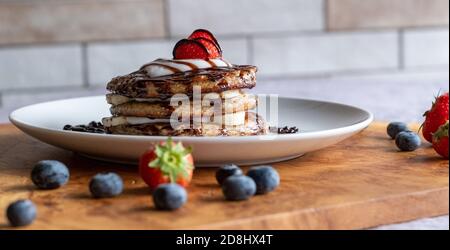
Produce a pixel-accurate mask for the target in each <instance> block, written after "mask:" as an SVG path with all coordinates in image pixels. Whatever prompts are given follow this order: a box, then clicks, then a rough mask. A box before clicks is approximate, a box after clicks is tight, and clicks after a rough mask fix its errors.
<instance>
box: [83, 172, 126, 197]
mask: <svg viewBox="0 0 450 250" xmlns="http://www.w3.org/2000/svg"><path fill="white" fill-rule="evenodd" d="M89 190H90V191H91V194H92V196H93V197H94V198H111V197H115V196H118V195H120V194H121V193H122V191H123V181H122V178H121V177H120V176H119V175H118V174H115V173H100V174H97V175H95V176H94V177H92V179H91V181H90V183H89Z"/></svg>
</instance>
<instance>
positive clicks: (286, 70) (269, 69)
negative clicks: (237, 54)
mask: <svg viewBox="0 0 450 250" xmlns="http://www.w3.org/2000/svg"><path fill="white" fill-rule="evenodd" d="M252 54H253V55H254V60H253V61H254V63H255V64H256V66H258V67H259V68H260V71H259V72H260V74H261V75H264V76H267V75H268V76H285V75H309V74H322V73H330V72H340V71H358V70H369V69H390V68H396V67H398V35H397V33H396V32H374V33H330V34H319V35H312V36H299V37H278V38H256V39H255V41H254V47H253V52H252Z"/></svg>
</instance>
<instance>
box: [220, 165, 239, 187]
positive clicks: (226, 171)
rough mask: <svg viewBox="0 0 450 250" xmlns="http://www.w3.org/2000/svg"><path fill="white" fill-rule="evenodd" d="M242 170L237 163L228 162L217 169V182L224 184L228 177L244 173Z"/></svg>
mask: <svg viewBox="0 0 450 250" xmlns="http://www.w3.org/2000/svg"><path fill="white" fill-rule="evenodd" d="M242 174H243V173H242V170H241V169H240V168H239V167H238V166H236V165H235V164H228V165H225V166H222V167H220V168H219V170H217V172H216V180H217V182H218V183H219V184H220V185H222V184H223V182H224V181H225V179H226V178H228V177H230V176H232V175H242Z"/></svg>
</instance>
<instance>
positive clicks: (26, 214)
mask: <svg viewBox="0 0 450 250" xmlns="http://www.w3.org/2000/svg"><path fill="white" fill-rule="evenodd" d="M6 217H7V218H8V220H9V223H10V224H11V226H13V227H22V226H26V225H30V224H31V223H33V221H34V219H36V206H35V205H34V203H33V202H32V201H30V200H18V201H16V202H14V203H11V204H10V205H9V206H8V208H7V209H6Z"/></svg>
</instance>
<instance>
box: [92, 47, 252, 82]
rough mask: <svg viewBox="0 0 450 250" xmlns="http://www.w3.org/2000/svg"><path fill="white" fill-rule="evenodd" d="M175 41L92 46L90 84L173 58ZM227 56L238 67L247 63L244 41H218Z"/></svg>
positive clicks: (105, 80) (106, 80)
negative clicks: (160, 59) (163, 59)
mask: <svg viewBox="0 0 450 250" xmlns="http://www.w3.org/2000/svg"><path fill="white" fill-rule="evenodd" d="M176 42H177V41H176V40H169V41H162V40H161V41H146V42H129V43H105V44H94V45H89V46H88V48H87V51H88V65H89V84H91V85H106V83H107V82H108V81H109V80H111V78H113V77H115V76H118V75H124V74H128V73H131V72H133V71H135V70H137V69H139V68H140V67H141V66H142V65H143V64H145V63H148V62H151V61H153V60H155V59H157V58H172V50H173V47H174V46H175V44H176ZM219 42H220V44H221V47H222V50H223V54H224V57H225V58H226V59H227V60H229V61H230V62H232V63H235V64H245V63H248V56H247V55H248V50H247V42H246V40H245V39H225V40H222V39H221V40H220V41H219Z"/></svg>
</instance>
